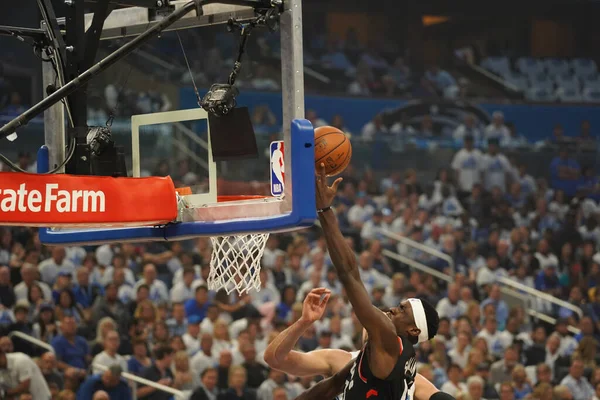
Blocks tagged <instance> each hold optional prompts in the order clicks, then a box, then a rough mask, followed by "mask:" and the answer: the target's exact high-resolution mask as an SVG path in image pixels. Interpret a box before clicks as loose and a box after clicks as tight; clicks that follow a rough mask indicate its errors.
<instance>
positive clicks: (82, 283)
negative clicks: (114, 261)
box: [73, 268, 104, 309]
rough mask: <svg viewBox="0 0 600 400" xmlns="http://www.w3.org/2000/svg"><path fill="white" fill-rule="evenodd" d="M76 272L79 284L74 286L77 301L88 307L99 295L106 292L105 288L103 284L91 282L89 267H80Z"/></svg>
mask: <svg viewBox="0 0 600 400" xmlns="http://www.w3.org/2000/svg"><path fill="white" fill-rule="evenodd" d="M76 274H77V284H75V285H74V286H73V295H74V296H75V302H76V303H77V304H79V305H80V306H81V307H82V308H83V309H88V308H90V307H91V306H92V304H94V300H95V299H96V297H97V296H100V295H102V294H104V290H103V289H102V287H101V286H99V285H97V284H93V283H90V273H89V272H88V270H87V268H79V269H78V270H77V272H76Z"/></svg>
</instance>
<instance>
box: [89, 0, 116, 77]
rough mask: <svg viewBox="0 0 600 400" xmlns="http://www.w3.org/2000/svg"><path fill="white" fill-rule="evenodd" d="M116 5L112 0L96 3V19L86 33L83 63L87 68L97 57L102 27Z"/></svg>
mask: <svg viewBox="0 0 600 400" xmlns="http://www.w3.org/2000/svg"><path fill="white" fill-rule="evenodd" d="M114 8H115V5H114V4H112V3H111V2H110V0H100V1H98V3H97V4H96V9H95V10H94V19H93V20H92V25H91V26H90V28H89V29H88V31H87V32H86V33H85V54H84V56H83V65H84V67H85V69H87V68H89V67H91V66H92V65H93V64H94V61H95V59H96V54H97V53H98V47H99V45H100V36H101V35H102V28H103V27H104V21H106V18H107V17H108V16H109V15H110V13H111V12H112V10H114Z"/></svg>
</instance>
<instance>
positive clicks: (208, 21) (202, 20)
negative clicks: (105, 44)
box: [59, 0, 264, 40]
mask: <svg viewBox="0 0 600 400" xmlns="http://www.w3.org/2000/svg"><path fill="white" fill-rule="evenodd" d="M187 2H188V1H185V0H184V1H172V2H171V6H172V7H174V8H175V10H177V9H180V8H181V7H183V6H184V5H185V4H186V3H187ZM203 3H204V2H203ZM237 3H244V5H239V4H238V5H235V4H203V5H202V15H196V13H194V12H191V13H189V14H187V15H185V16H184V17H183V18H181V19H180V20H179V21H177V22H175V23H174V24H173V25H171V26H169V27H166V28H164V29H163V31H164V32H168V31H175V30H182V29H190V28H198V27H201V26H211V25H218V24H225V23H227V21H229V19H230V18H235V19H236V20H237V21H240V22H241V21H246V20H249V19H251V18H254V17H255V16H256V12H255V8H254V7H253V6H252V5H253V4H254V5H258V4H261V3H264V2H258V1H252V0H248V1H238V2H237ZM93 18H94V15H93V14H86V15H85V27H86V30H88V29H89V27H90V26H91V25H92V21H93ZM160 20H161V17H160V16H157V15H153V13H151V12H150V11H148V9H146V8H141V7H130V8H122V9H118V10H114V11H113V12H112V13H111V14H110V15H109V16H108V18H107V19H106V21H105V22H104V28H103V30H102V35H101V40H109V39H118V38H124V37H129V36H137V35H139V34H141V33H143V32H144V31H146V30H148V29H149V28H151V27H153V26H154V25H156V24H157V23H159V22H160ZM59 21H60V20H59Z"/></svg>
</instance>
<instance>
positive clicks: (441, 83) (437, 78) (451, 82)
mask: <svg viewBox="0 0 600 400" xmlns="http://www.w3.org/2000/svg"><path fill="white" fill-rule="evenodd" d="M425 77H426V78H427V79H428V80H429V81H431V82H433V84H434V85H435V87H436V89H437V90H438V91H439V92H440V93H445V91H447V90H448V89H449V88H451V87H456V86H457V84H456V79H454V77H453V76H452V75H450V73H449V72H448V71H445V70H443V69H441V68H440V67H439V65H435V64H434V65H432V66H431V67H429V69H428V70H427V71H426V72H425Z"/></svg>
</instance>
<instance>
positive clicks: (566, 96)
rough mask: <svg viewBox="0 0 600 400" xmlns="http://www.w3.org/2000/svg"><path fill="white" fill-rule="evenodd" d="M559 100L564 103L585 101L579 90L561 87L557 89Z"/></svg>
mask: <svg viewBox="0 0 600 400" xmlns="http://www.w3.org/2000/svg"><path fill="white" fill-rule="evenodd" d="M556 98H557V100H559V101H561V102H563V103H580V102H582V101H583V98H582V97H581V92H580V91H579V88H573V87H559V88H558V89H556Z"/></svg>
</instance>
